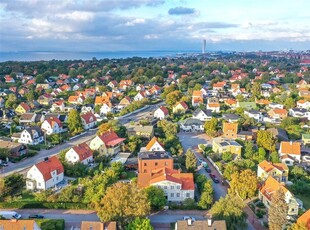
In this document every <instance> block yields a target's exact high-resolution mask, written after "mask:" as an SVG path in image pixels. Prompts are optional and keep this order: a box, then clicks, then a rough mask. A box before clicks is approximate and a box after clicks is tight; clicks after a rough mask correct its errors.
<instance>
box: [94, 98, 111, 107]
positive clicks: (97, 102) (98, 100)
mask: <svg viewBox="0 0 310 230" xmlns="http://www.w3.org/2000/svg"><path fill="white" fill-rule="evenodd" d="M106 103H111V102H110V98H109V97H107V96H96V98H95V105H103V104H106Z"/></svg>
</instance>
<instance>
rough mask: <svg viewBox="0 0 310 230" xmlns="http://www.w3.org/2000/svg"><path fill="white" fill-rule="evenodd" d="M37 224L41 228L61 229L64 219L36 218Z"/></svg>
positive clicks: (63, 227)
mask: <svg viewBox="0 0 310 230" xmlns="http://www.w3.org/2000/svg"><path fill="white" fill-rule="evenodd" d="M36 222H37V224H38V225H39V227H40V228H41V229H49V230H63V229H65V220H63V219H57V220H54V219H53V220H51V219H38V220H36Z"/></svg>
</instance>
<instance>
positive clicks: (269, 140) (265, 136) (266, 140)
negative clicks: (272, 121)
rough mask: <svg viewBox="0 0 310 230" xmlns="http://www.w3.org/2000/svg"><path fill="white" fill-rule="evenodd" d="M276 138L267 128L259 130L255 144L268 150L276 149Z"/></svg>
mask: <svg viewBox="0 0 310 230" xmlns="http://www.w3.org/2000/svg"><path fill="white" fill-rule="evenodd" d="M276 143H277V140H276V139H275V138H274V137H273V134H272V132H270V131H267V130H259V131H258V132H257V145H258V146H259V147H263V148H264V149H267V150H269V151H275V150H276Z"/></svg>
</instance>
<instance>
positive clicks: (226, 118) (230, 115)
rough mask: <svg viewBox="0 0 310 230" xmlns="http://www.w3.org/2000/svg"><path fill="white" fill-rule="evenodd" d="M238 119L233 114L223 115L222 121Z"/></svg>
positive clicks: (237, 116)
mask: <svg viewBox="0 0 310 230" xmlns="http://www.w3.org/2000/svg"><path fill="white" fill-rule="evenodd" d="M239 118H240V116H239V115H237V114H234V113H228V114H223V119H225V120H227V121H228V120H238V119H239Z"/></svg>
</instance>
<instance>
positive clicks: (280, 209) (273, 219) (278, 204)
mask: <svg viewBox="0 0 310 230" xmlns="http://www.w3.org/2000/svg"><path fill="white" fill-rule="evenodd" d="M287 211H288V206H287V204H286V201H285V193H284V191H283V189H279V190H277V191H276V192H275V193H274V194H273V195H272V197H271V203H270V208H269V210H268V225H269V229H270V230H282V229H283V226H284V225H285V224H286V223H287V219H286V216H287Z"/></svg>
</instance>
